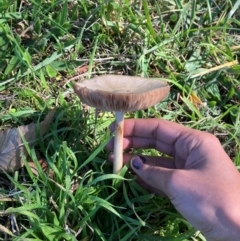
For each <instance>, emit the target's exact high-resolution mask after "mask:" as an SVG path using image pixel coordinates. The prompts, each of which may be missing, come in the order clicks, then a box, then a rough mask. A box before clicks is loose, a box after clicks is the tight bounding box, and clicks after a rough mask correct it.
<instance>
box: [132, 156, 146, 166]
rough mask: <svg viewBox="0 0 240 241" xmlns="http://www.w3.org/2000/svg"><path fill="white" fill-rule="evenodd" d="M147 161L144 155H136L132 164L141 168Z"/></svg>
mask: <svg viewBox="0 0 240 241" xmlns="http://www.w3.org/2000/svg"><path fill="white" fill-rule="evenodd" d="M145 162H146V158H145V157H143V156H134V157H133V158H132V165H133V167H134V168H136V169H140V168H141V167H142V166H143V165H144V163H145Z"/></svg>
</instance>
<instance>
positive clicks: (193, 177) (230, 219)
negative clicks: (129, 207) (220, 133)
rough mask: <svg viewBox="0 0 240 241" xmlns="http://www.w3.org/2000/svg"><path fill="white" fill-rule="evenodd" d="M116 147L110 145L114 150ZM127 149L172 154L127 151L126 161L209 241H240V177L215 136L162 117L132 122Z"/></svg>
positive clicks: (126, 128)
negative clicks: (143, 153) (129, 152)
mask: <svg viewBox="0 0 240 241" xmlns="http://www.w3.org/2000/svg"><path fill="white" fill-rule="evenodd" d="M110 129H111V131H114V123H113V124H112V125H111V126H110ZM113 145H114V144H113V141H111V142H110V143H108V145H107V147H108V149H109V150H113ZM123 148H124V149H125V150H127V149H129V148H134V149H138V148H143V149H144V148H154V149H156V150H158V151H160V152H162V153H164V154H167V155H168V156H169V158H167V157H159V156H156V157H154V156H151V157H150V156H141V157H139V156H131V155H130V154H128V153H124V155H123V160H124V163H126V162H127V161H129V160H130V159H131V167H132V169H133V171H134V172H135V173H136V174H137V175H138V177H139V183H140V184H141V185H142V186H143V187H144V188H146V189H147V190H148V191H150V192H153V193H156V194H158V195H163V196H167V197H168V198H169V199H170V201H171V202H172V204H173V205H174V206H175V208H176V209H177V210H178V211H179V212H180V213H181V214H182V216H183V217H185V218H186V219H187V220H188V221H189V222H190V223H191V224H192V225H193V226H194V227H195V228H196V229H198V230H200V231H201V232H202V233H203V234H204V236H205V237H206V238H207V240H208V241H222V240H231V241H235V240H236V241H237V240H240V174H239V172H238V171H237V169H236V167H235V166H234V164H233V162H232V161H231V159H230V158H229V157H228V155H227V154H226V153H225V151H224V150H223V148H222V147H221V144H220V142H219V141H218V139H217V138H216V137H215V136H213V135H211V134H209V133H205V132H201V131H198V130H193V129H190V128H187V127H184V126H182V125H180V124H176V123H173V122H169V121H165V120H160V119H144V120H143V119H128V120H126V121H125V123H124V139H123ZM110 159H112V156H110Z"/></svg>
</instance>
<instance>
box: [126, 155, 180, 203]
mask: <svg viewBox="0 0 240 241" xmlns="http://www.w3.org/2000/svg"><path fill="white" fill-rule="evenodd" d="M130 163H131V167H132V169H133V171H134V172H135V173H136V174H137V175H138V177H139V178H140V179H141V180H143V182H145V183H146V184H147V185H149V186H150V187H152V188H154V189H157V190H155V192H163V193H165V194H166V195H167V196H168V197H171V198H172V197H173V195H174V194H173V193H174V190H173V189H174V188H172V185H171V183H173V182H175V181H174V180H176V179H174V175H176V174H177V173H178V170H175V169H170V168H165V167H159V166H153V165H149V164H148V163H147V160H146V159H145V158H143V157H141V156H134V157H133V158H132V159H131V162H130Z"/></svg>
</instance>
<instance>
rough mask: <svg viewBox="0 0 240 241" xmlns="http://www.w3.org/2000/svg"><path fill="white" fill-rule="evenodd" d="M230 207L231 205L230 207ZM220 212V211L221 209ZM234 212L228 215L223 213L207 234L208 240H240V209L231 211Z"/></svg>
mask: <svg viewBox="0 0 240 241" xmlns="http://www.w3.org/2000/svg"><path fill="white" fill-rule="evenodd" d="M229 208H230V207H229ZM219 212H220V211H219ZM231 213H232V214H229V215H227V214H226V213H222V215H216V216H218V217H219V216H221V218H220V219H219V220H218V223H217V224H216V225H215V227H214V231H213V230H211V231H210V234H208V235H206V238H207V241H226V240H229V241H230V240H231V241H239V240H240V210H239V211H233V210H232V211H231Z"/></svg>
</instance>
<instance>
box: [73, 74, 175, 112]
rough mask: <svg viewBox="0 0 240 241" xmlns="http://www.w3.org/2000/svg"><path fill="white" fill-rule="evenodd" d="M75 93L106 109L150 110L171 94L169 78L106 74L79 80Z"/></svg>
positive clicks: (88, 103) (84, 100)
mask: <svg viewBox="0 0 240 241" xmlns="http://www.w3.org/2000/svg"><path fill="white" fill-rule="evenodd" d="M73 88H74V91H75V93H76V94H77V95H78V96H79V98H80V99H81V101H82V102H83V103H85V104H87V105H89V106H92V107H95V108H97V109H101V110H106V111H136V110H143V109H147V108H148V107H150V106H153V105H155V104H156V103H158V102H160V101H161V100H163V99H164V98H165V97H166V96H167V95H168V93H169V90H170V86H169V85H168V84H167V82H166V81H163V80H159V79H154V78H142V77H137V76H134V77H133V76H124V75H102V76H98V77H94V78H92V79H89V80H84V81H82V82H78V83H75V84H74V86H73Z"/></svg>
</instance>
